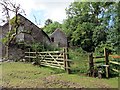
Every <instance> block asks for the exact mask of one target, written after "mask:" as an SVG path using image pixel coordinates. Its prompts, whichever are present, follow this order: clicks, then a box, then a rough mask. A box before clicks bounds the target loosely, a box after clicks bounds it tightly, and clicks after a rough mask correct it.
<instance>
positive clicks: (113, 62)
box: [109, 61, 120, 65]
mask: <svg viewBox="0 0 120 90" xmlns="http://www.w3.org/2000/svg"><path fill="white" fill-rule="evenodd" d="M109 62H110V63H112V64H117V65H120V63H118V62H115V61H109Z"/></svg>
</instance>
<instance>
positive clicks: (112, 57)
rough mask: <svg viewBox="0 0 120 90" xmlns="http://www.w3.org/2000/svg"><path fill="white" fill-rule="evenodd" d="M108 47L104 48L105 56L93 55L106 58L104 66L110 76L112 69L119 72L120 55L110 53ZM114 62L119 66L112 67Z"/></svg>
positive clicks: (95, 57)
mask: <svg viewBox="0 0 120 90" xmlns="http://www.w3.org/2000/svg"><path fill="white" fill-rule="evenodd" d="M107 50H108V49H106V48H104V56H93V59H100V58H103V59H104V62H105V64H104V67H105V68H106V77H107V78H108V77H109V73H110V69H111V70H113V71H115V72H118V73H119V69H120V68H119V66H120V56H119V55H109V52H108V51H107ZM116 59H118V60H116ZM112 64H114V65H116V66H117V67H118V68H112V67H110V66H111V65H112Z"/></svg>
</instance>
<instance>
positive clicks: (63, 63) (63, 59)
mask: <svg viewBox="0 0 120 90" xmlns="http://www.w3.org/2000/svg"><path fill="white" fill-rule="evenodd" d="M25 59H28V60H29V61H31V59H33V60H32V61H34V60H38V61H39V62H40V63H39V64H40V65H43V66H49V67H54V68H60V69H65V70H66V71H67V72H68V73H70V64H69V62H70V60H68V53H67V48H64V49H63V50H62V51H46V52H30V50H29V52H25Z"/></svg>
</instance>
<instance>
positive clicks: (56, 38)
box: [50, 29, 67, 47]
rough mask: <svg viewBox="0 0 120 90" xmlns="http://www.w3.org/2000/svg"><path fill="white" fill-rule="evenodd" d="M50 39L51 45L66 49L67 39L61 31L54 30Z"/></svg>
mask: <svg viewBox="0 0 120 90" xmlns="http://www.w3.org/2000/svg"><path fill="white" fill-rule="evenodd" d="M50 38H51V41H52V43H53V45H55V46H58V47H67V37H66V35H65V34H64V33H63V32H62V31H61V30H59V29H57V30H55V32H53V34H52V35H51V36H50ZM52 39H53V40H52Z"/></svg>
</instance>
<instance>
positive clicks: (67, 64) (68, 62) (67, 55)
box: [65, 48, 70, 74]
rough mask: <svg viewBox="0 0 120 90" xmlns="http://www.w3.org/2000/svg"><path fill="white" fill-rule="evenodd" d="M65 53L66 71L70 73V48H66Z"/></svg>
mask: <svg viewBox="0 0 120 90" xmlns="http://www.w3.org/2000/svg"><path fill="white" fill-rule="evenodd" d="M65 54H66V71H67V73H68V74H70V61H68V59H69V54H68V48H65Z"/></svg>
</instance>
